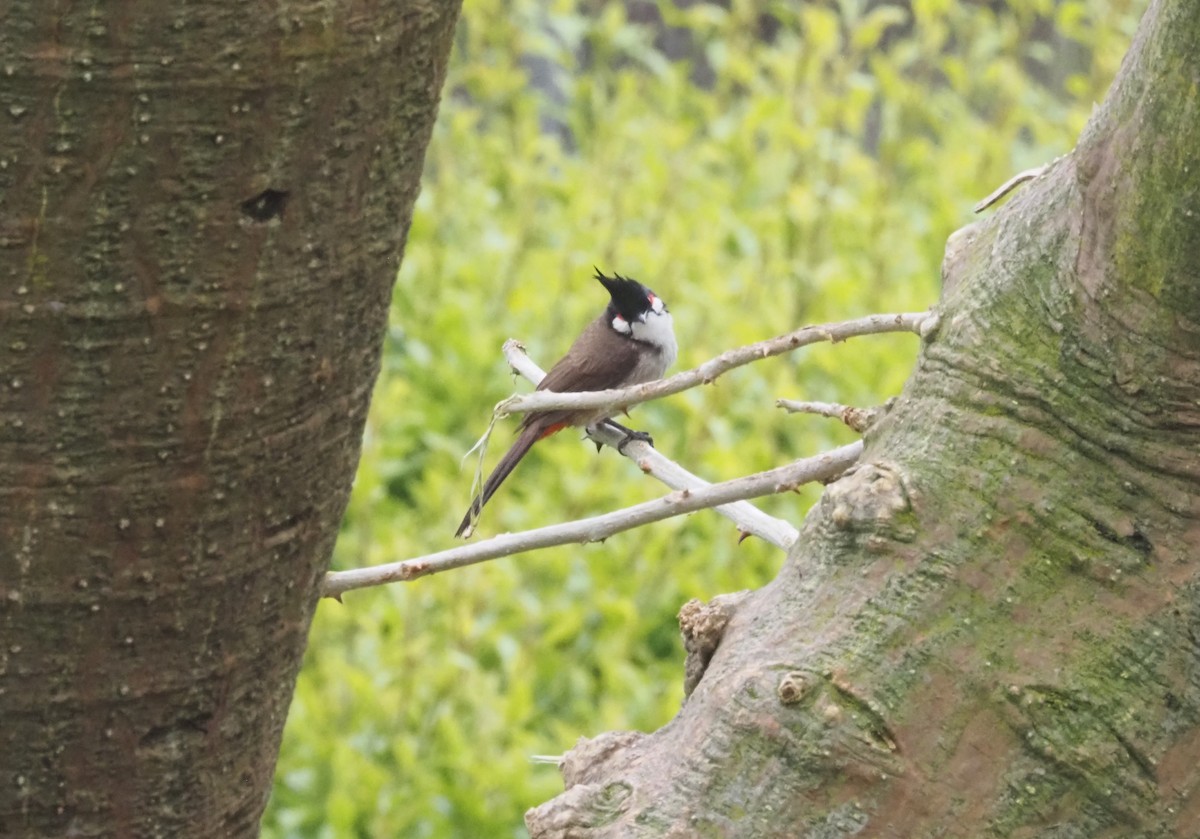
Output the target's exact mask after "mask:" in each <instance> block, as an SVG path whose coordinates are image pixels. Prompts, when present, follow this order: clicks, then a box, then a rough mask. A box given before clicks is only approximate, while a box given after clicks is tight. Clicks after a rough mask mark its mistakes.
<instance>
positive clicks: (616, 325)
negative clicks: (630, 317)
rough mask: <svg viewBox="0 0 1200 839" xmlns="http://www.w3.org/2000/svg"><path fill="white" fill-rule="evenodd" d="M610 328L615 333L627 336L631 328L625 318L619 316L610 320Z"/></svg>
mask: <svg viewBox="0 0 1200 839" xmlns="http://www.w3.org/2000/svg"><path fill="white" fill-rule="evenodd" d="M612 328H613V329H615V330H616V331H617V332H620V333H621V334H622V335H628V334H629V333H630V331H631V330H632V327H630V325H629V324H628V323H627V322H626V320H625V318H623V317H621V316H620V315H617V316H616V317H615V318H613V319H612Z"/></svg>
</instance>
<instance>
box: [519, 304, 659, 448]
mask: <svg viewBox="0 0 1200 839" xmlns="http://www.w3.org/2000/svg"><path fill="white" fill-rule="evenodd" d="M637 362H638V346H637V344H636V343H635V342H634V341H632V340H630V339H628V338H623V337H621V336H620V335H618V334H617V333H616V332H613V330H612V329H611V328H610V327H609V325H608V324H607V323H606V322H605V316H604V315H601V316H600V317H598V318H596V319H595V320H594V321H592V322H591V323H589V324H588V326H587V328H586V329H585V330H583V334H582V335H580V336H579V337H578V338H576V339H575V343H574V344H572V345H571V349H569V350H568V351H567V354H566V355H564V356H563V357H562V358H561V359H560V360H559V362H558V363H557V364H555V365H554V366H553V367H551V368H550V372H549V373H547V374H546V377H545V378H544V379H542V381H541V383H540V384H538V386H537V389H538V390H552V391H555V392H556V393H576V392H580V391H586V390H608V389H609V388H613V387H620V386H621V384H623V383H624V381H625V379H626V378H627V377H628V376H629V373H630V371H631V370H633V369H634V367H635V366H636V365H637ZM575 413H576V412H574V411H549V412H546V413H535V414H527V415H526V416H525V419H524V421H523V422H522V423H521V426H522V427H523V428H524V427H526V426H530V425H533V424H534V423H535V422H537V423H538V424H539V425H541V426H542V427H543V428H549V427H551V426H553V425H557V424H558V423H560V422H567V423H571V422H572V415H573V414H575Z"/></svg>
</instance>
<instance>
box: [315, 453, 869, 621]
mask: <svg viewBox="0 0 1200 839" xmlns="http://www.w3.org/2000/svg"><path fill="white" fill-rule="evenodd" d="M861 453H862V443H861V441H860V442H854V443H851V444H850V445H848V446H842V447H841V448H838V449H834V450H833V451H831V452H826V453H825V454H821V455H817V456H816V457H808V458H804V459H802V460H797V461H795V462H793V463H790V464H788V465H787V466H780V467H777V468H775V469H770V470H768V471H766V472H759V473H758V474H755V475H748V476H746V477H744V478H735V479H733V480H732V481H724V482H722V483H719V484H712V485H711V486H707V487H704V488H702V489H697V490H686V489H685V490H680V491H678V492H672V493H670V494H669V495H665V496H663V497H662V498H657V499H655V500H653V501H647V502H645V503H643V504H636V505H634V506H633V507H626V508H625V509H624V510H616V511H614V512H611V513H605V514H604V515H600V516H593V517H591V518H587V519H580V520H579V521H572V522H566V523H564V524H555V525H551V526H550V527H541V528H538V529H536V530H527V531H524V532H523V533H505V534H502V535H500V536H494V537H492V538H491V539H486V540H484V541H482V542H477V543H475V544H473V545H462V546H460V547H456V548H451V549H449V550H445V551H439V552H437V553H433V554H429V555H427V556H423V557H418V558H416V559H408V560H404V561H403V562H392V563H388V564H387V565H377V566H374V567H372V568H355V569H353V570H350V571H335V572H332V573H329V574H326V575H325V584H324V586H323V588H322V594H323V596H325V597H334V598H340V597H341V595H342V594H344V593H345V592H347V591H351V590H353V589H358V588H366V587H368V586H378V585H384V584H386V583H394V582H406V581H409V580H415V579H417V578H418V577H424V576H427V575H429V574H436V573H438V572H440V571H449V570H450V569H452V568H461V567H463V566H465V565H474V564H476V563H479V562H485V561H487V560H489V559H496V558H497V557H501V556H509V555H510V554H514V553H521V552H523V551H532V550H536V549H538V548H549V547H552V546H554V545H566V544H569V543H572V542H598V541H600V540H602V539H606V538H608V537H609V536H612V535H613V534H615V533H621V532H622V531H625V530H631V529H632V528H635V527H640V526H642V525H645V524H650V523H651V522H656V521H661V520H662V519H666V518H671V517H672V516H678V515H682V514H684V513H691V512H694V511H696V510H703V509H706V508H708V507H715V506H719V505H723V504H729V503H732V502H734V501H741V500H744V499H747V498H758V497H760V496H763V495H772V494H774V493H779V492H788V491H790V490H793V489H795V488H797V487H799V486H801V485H802V484H806V483H811V482H813V481H828V480H831V479H833V478H835V477H837V476H838V475H840V474H841V473H842V472H844V471H845V470H846V469H848V468H849V467H850V466H852V465H854V462H855V461H856V460H857V459H858V456H859V455H860V454H861Z"/></svg>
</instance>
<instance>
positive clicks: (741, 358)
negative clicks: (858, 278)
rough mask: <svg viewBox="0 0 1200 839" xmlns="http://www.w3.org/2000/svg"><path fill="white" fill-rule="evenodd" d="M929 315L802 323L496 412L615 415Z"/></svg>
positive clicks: (913, 324) (917, 323) (511, 403)
mask: <svg viewBox="0 0 1200 839" xmlns="http://www.w3.org/2000/svg"><path fill="white" fill-rule="evenodd" d="M930 317H933V315H932V314H931V313H930V312H908V313H905V314H895V315H868V316H867V317H863V318H856V319H855V320H847V321H842V322H841V323H827V324H822V325H819V326H806V327H803V328H802V329H797V330H796V331H795V332H789V333H787V334H786V335H779V336H777V337H775V338H771V339H769V340H766V341H760V342H758V343H757V344H747V345H746V346H744V347H738V348H737V349H733V350H727V351H725V352H723V353H721V354H720V355H719V356H717V357H716V358H713V359H710V360H708V361H706V362H704V363H703V364H701V365H700V366H699V367H696V368H694V369H692V370H687V371H685V372H683V373H676V374H675V375H674V376H671V377H670V378H667V379H658V380H657V381H653V382H647V383H646V384H641V385H634V386H633V387H626V388H618V389H615V390H597V391H590V392H587V393H553V392H551V391H548V390H539V391H537V392H536V393H524V394H520V395H517V396H510V397H509V398H508V399H505V400H504V401H503V402H501V403H500V404H499V405H497V406H496V411H497V412H498V413H501V414H516V413H528V412H529V411H548V410H561V409H572V410H575V409H581V408H588V409H591V408H597V409H611V410H612V411H613V412H614V413H616V412H617V411H619V410H622V409H624V408H628V407H629V406H631V405H637V404H638V403H640V402H647V401H649V400H651V399H658V398H660V397H663V396H670V395H672V394H675V393H680V392H682V391H685V390H688V389H689V388H693V387H695V386H696V385H701V384H711V383H712V382H713V381H714V380H716V378H717V377H718V376H720V375H722V374H723V373H727V372H729V371H730V370H733V369H735V368H737V367H742V366H744V365H746V364H749V363H750V362H752V361H758V360H759V359H761V358H770V357H771V356H776V355H782V354H784V353H788V352H791V351H792V350H796V349H799V348H800V347H804V346H808V345H810V344H817V343H820V342H822V341H830V342H833V343H836V342H838V341H845V340H846V339H847V338H854V337H856V336H859V335H878V334H880V333H884V332H914V333H917V334H920V332H921V325H922V323H923V322H924V321H925V320H927V319H928V318H930Z"/></svg>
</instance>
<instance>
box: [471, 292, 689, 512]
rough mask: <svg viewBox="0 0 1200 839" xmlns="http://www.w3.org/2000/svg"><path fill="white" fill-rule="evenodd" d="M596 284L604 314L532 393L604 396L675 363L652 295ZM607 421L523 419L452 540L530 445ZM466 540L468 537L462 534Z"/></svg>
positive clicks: (582, 415) (588, 415)
mask: <svg viewBox="0 0 1200 839" xmlns="http://www.w3.org/2000/svg"><path fill="white" fill-rule="evenodd" d="M596 279H597V280H599V281H600V282H601V283H603V284H604V287H605V288H607V289H608V291H609V294H610V296H611V298H612V299H611V301H610V302H609V304H608V308H606V309H605V310H604V312H603V313H602V314H601V315H600V316H599V317H597V318H596V319H595V320H593V321H592V322H591V323H589V324H588V325H587V328H586V329H584V330H583V334H581V335H580V336H579V337H578V338H576V339H575V343H573V344H572V345H571V348H570V349H569V350H567V354H566V355H564V356H563V357H562V358H561V359H560V360H559V362H558V363H557V364H555V365H554V366H553V367H552V368H550V372H549V373H547V374H546V376H545V378H543V379H542V381H541V383H540V384H538V386H537V389H538V390H549V391H553V392H556V393H577V392H582V391H592V390H609V389H611V388H618V387H627V386H629V385H634V384H641V383H642V382H648V381H652V380H653V379H657V378H659V377H661V376H662V374H663V373H664V372H666V370H667V368H668V367H670V366H671V364H672V363H674V361H675V356H676V352H677V347H676V344H675V333H674V327H673V325H672V322H671V315H670V313H669V312H668V311H667V307H666V306H665V305H664V304H663V302H662V300H660V299H659V298H658V297H657V296H656V295H655V294H654V292H652V291H650V289H648V288H646V287H645V286H644V285H642V284H641V283H639V282H637V281H636V280H631V279H626V278H625V277H622V276H620V275H619V274H618V275H615V276H613V277H606V276H605V275H603V274H601V273H600V272H599V271H597V272H596ZM605 419H608V414H607V413H606V412H604V411H595V410H587V411H570V410H560V411H540V412H533V413H529V414H526V415H525V417H524V419H523V420H522V421H521V427H520V431H519V434H518V436H517V440H516V442H515V443H513V445H512V447H511V448H510V449H509V450H508V451H507V452H506V453H505V455H504V457H502V458H500V462H499V463H497V464H496V468H495V469H494V470H493V471H492V474H491V475H489V476H488V479H487V480H486V481H484V484H483V491H482V492H480V493H479V495H477V496H476V497H475V500H474V501H473V502H471V507H470V509H468V510H467V514H466V515H465V516H463V520H462V523H461V524H460V525H459V526H458V530H457V532H456V533H455V535H456V536H462V535H463V534H464V533H468V531H469V530H470V528H471V526H472V523H473V522H474V521H475V520H476V519H478V517H479V513H480V511H481V510H482V509H483V505H484V504H486V503H487V502H488V500H489V499H490V498H491V497H492V495H493V494H494V493H495V492H496V490H497V489H498V488H499V486H500V484H502V483H503V482H504V479H505V478H507V477H508V476H509V474H510V473H511V472H512V470H513V469H514V468H515V467H516V465H517V464H518V463H519V462H520V461H521V458H523V457H524V456H525V455H526V454H527V453H528V452H529V450H530V449H531V448H532V447H533V444H534V443H536V442H537V441H538V440H541V439H542V438H543V437H548V436H550V435H551V434H553V433H555V432H556V431H560V430H561V429H563V428H566V427H568V426H575V427H579V426H590V425H595V424H596V423H598V422H601V421H603V420H605ZM468 535H469V534H468Z"/></svg>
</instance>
